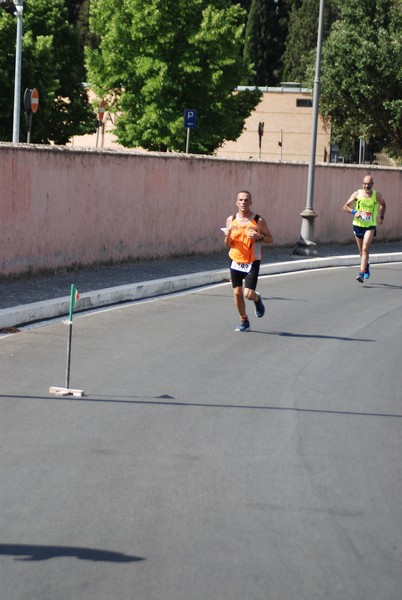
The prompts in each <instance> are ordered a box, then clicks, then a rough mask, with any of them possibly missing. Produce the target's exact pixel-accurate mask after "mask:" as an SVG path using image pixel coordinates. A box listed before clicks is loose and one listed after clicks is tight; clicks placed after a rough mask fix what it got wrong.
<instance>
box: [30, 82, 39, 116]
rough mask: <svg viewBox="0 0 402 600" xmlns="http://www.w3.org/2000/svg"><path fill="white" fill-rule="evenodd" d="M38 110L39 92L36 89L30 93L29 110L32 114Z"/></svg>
mask: <svg viewBox="0 0 402 600" xmlns="http://www.w3.org/2000/svg"><path fill="white" fill-rule="evenodd" d="M38 108H39V92H38V90H37V89H36V88H33V90H32V91H31V110H32V112H33V113H36V111H37V110H38Z"/></svg>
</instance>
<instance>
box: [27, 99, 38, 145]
mask: <svg viewBox="0 0 402 600" xmlns="http://www.w3.org/2000/svg"><path fill="white" fill-rule="evenodd" d="M38 108H39V92H38V90H37V89H36V88H33V90H30V89H29V88H27V89H26V90H25V92H24V110H25V120H26V124H27V144H29V143H30V142H31V129H32V115H33V114H35V113H36V112H37V110H38Z"/></svg>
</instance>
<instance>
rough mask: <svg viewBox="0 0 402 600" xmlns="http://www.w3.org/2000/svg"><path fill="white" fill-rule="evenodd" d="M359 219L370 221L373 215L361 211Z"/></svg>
mask: <svg viewBox="0 0 402 600" xmlns="http://www.w3.org/2000/svg"><path fill="white" fill-rule="evenodd" d="M359 218H360V220H361V221H371V219H372V218H373V213H372V212H366V211H365V210H362V211H361V215H360V217H359Z"/></svg>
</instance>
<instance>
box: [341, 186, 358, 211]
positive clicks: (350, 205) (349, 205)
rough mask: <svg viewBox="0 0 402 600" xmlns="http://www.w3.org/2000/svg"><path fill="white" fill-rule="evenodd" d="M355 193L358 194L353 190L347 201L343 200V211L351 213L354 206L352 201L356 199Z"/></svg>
mask: <svg viewBox="0 0 402 600" xmlns="http://www.w3.org/2000/svg"><path fill="white" fill-rule="evenodd" d="M357 195H358V192H357V191H356V192H353V194H352V195H351V196H350V198H349V200H347V201H346V202H345V204H344V205H343V207H342V208H343V210H345V211H346V212H348V213H352V214H353V210H354V208H353V203H354V201H355V200H356V198H357Z"/></svg>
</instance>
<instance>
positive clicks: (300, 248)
mask: <svg viewBox="0 0 402 600" xmlns="http://www.w3.org/2000/svg"><path fill="white" fill-rule="evenodd" d="M323 29H324V0H320V12H319V17H318V35H317V57H316V65H315V78H314V91H313V118H312V127H311V141H310V161H309V169H308V184H307V202H306V208H305V209H304V210H303V212H302V213H300V216H301V217H302V224H301V232H300V240H299V241H298V242H297V247H296V248H295V250H294V251H293V254H299V255H302V256H316V255H317V250H316V249H315V243H314V241H313V238H314V219H315V218H316V217H317V214H316V213H315V212H314V208H313V198H314V175H315V155H316V148H317V123H318V103H319V98H320V73H321V50H322V37H323Z"/></svg>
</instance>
